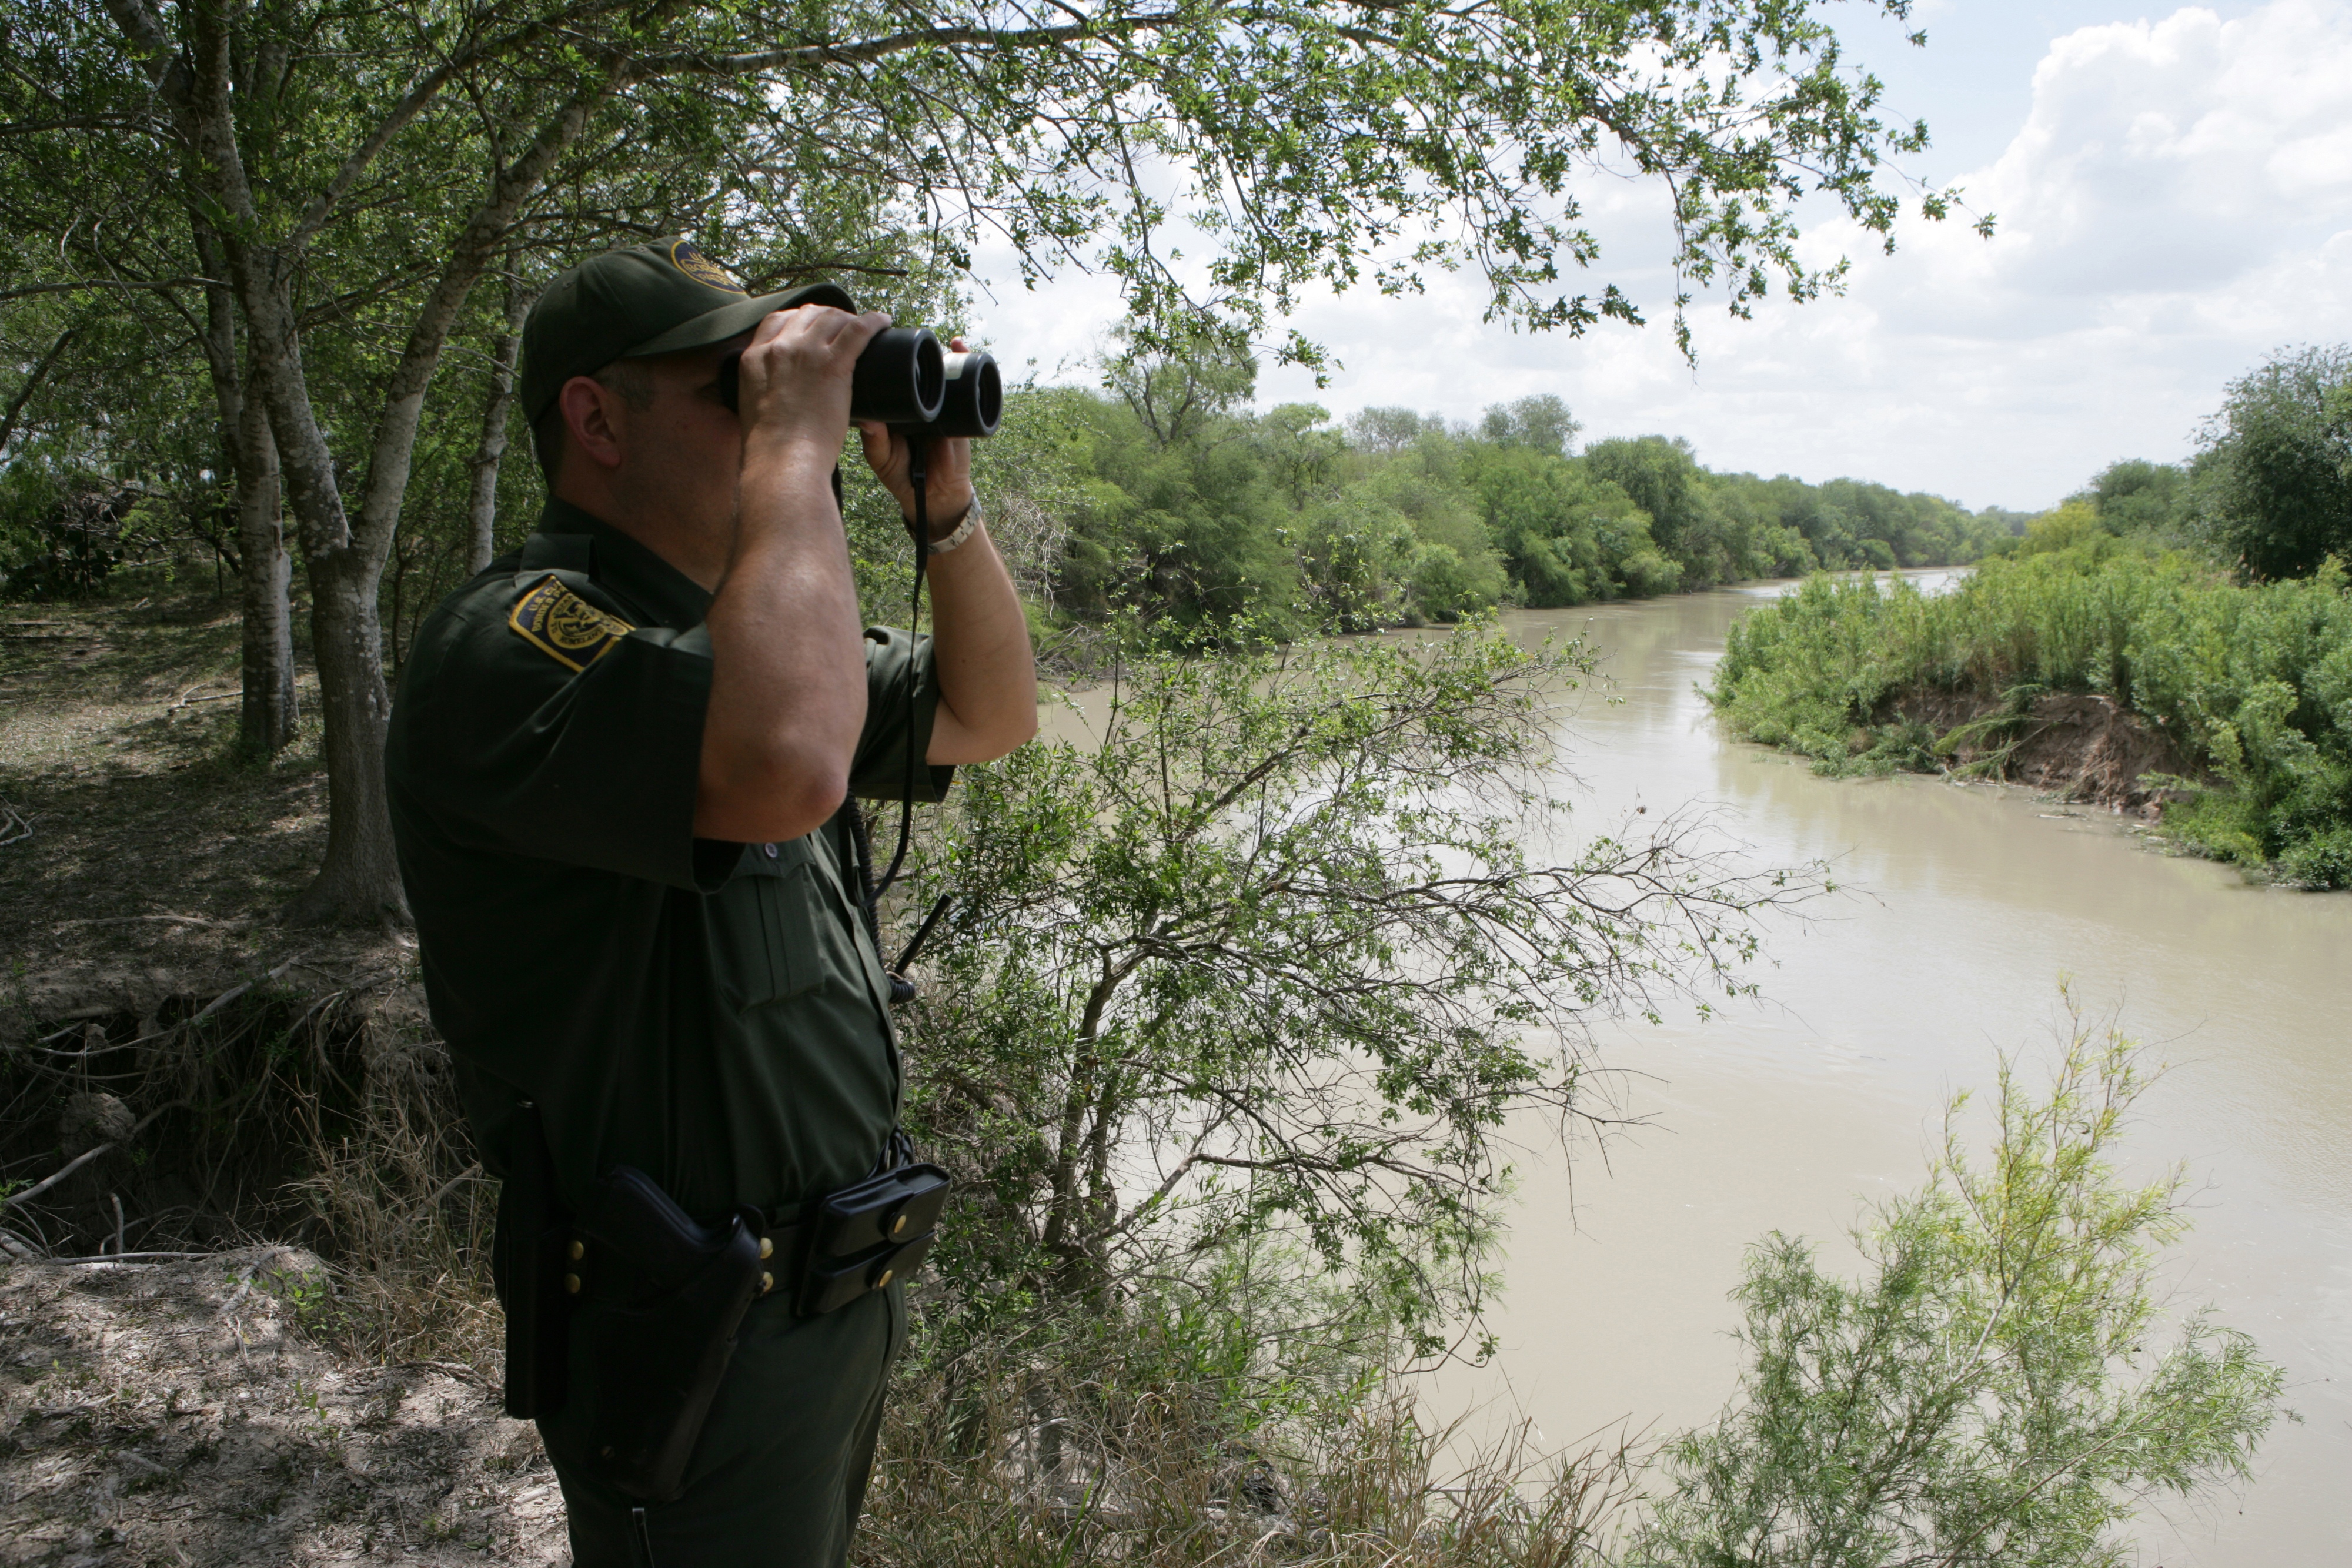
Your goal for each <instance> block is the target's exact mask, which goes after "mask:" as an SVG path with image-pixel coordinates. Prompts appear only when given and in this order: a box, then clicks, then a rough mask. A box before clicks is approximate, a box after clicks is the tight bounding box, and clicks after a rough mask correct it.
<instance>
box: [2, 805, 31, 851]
mask: <svg viewBox="0 0 2352 1568" xmlns="http://www.w3.org/2000/svg"><path fill="white" fill-rule="evenodd" d="M32 836H33V824H32V823H31V822H30V821H27V820H26V817H25V816H24V814H23V813H22V812H20V811H18V810H16V807H14V806H11V805H10V804H8V802H7V801H5V800H0V846H5V845H8V844H21V843H23V842H24V841H26V839H29V838H31V837H32Z"/></svg>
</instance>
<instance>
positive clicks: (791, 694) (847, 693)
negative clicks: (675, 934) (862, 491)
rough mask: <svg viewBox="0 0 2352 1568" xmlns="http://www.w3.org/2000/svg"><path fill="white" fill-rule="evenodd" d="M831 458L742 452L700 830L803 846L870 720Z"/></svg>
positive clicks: (715, 632)
mask: <svg viewBox="0 0 2352 1568" xmlns="http://www.w3.org/2000/svg"><path fill="white" fill-rule="evenodd" d="M832 472H833V468H832V455H831V454H830V453H827V452H824V451H823V450H821V449H818V448H815V447H807V448H806V449H803V448H800V447H782V448H779V449H776V450H770V451H753V452H751V453H747V454H746V455H745V459H744V465H743V475H742V483H741V488H740V497H741V500H740V511H739V514H738V517H737V522H736V538H735V549H734V553H733V556H732V557H731V559H730V561H729V564H728V569H727V575H726V577H725V579H724V580H722V581H721V582H720V584H719V592H718V596H717V597H716V598H715V599H713V600H712V601H711V605H710V613H709V631H710V650H711V658H712V662H713V670H712V674H711V685H710V706H709V713H708V716H707V717H706V718H705V720H704V732H703V750H702V782H701V789H700V791H699V793H698V799H697V802H696V810H695V831H696V832H697V833H698V834H699V835H701V836H703V837H706V838H720V839H732V840H735V841H740V842H756V841H767V840H777V839H791V838H797V837H799V836H800V835H801V834H802V833H804V832H807V831H809V830H810V829H812V828H814V827H816V826H817V825H819V824H820V823H822V822H823V821H824V820H825V819H826V818H827V817H829V816H830V815H832V813H833V811H834V810H835V808H837V807H838V806H839V805H840V803H841V797H842V793H843V791H844V789H845V788H846V787H847V781H848V777H849V763H850V758H851V757H852V756H853V755H854V754H855V752H856V746H857V737H858V734H859V732H860V730H861V729H862V728H863V727H864V725H865V722H866V657H865V643H864V639H863V637H862V636H861V634H860V628H859V624H858V614H857V596H856V587H855V585H854V583H853V580H852V579H851V575H850V569H849V552H848V547H847V544H846V542H845V539H844V538H843V536H842V529H841V517H840V514H839V513H838V512H837V511H836V510H835V507H834V504H833V494H832V488H831V482H830V481H831V475H832Z"/></svg>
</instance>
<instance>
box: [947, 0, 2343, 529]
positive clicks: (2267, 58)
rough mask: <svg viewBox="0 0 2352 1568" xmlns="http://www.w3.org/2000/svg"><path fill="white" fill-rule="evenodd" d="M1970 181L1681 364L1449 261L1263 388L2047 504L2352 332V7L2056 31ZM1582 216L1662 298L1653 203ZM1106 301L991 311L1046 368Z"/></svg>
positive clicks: (1095, 325) (1856, 241)
mask: <svg viewBox="0 0 2352 1568" xmlns="http://www.w3.org/2000/svg"><path fill="white" fill-rule="evenodd" d="M2011 68H2015V69H2019V70H2022V69H2023V68H2024V64H2023V62H2022V61H2016V62H2014V63H2013V64H2012V67H2011ZM2012 79H2014V78H2012ZM1958 183H1961V184H1962V185H1964V186H1965V187H1966V189H1967V192H1968V200H1969V204H1970V206H1971V207H1973V208H1975V209H1976V210H1978V211H1990V212H1992V213H1994V214H1997V215H1998V218H1999V226H1998V231H1997V234H1996V236H1995V237H1994V238H1993V239H1991V240H1990V241H1985V240H1979V239H1978V238H1977V237H1975V236H1974V235H1972V234H1971V233H1969V231H1968V229H1967V228H1966V226H1965V225H1961V224H1958V223H1954V224H1948V225H1927V224H1924V223H1919V222H1906V225H1904V227H1903V230H1902V233H1901V239H1902V246H1901V248H1900V249H1899V250H1898V252H1897V253H1896V254H1895V256H1891V257H1889V256H1880V255H1878V254H1877V252H1876V248H1875V246H1874V244H1873V242H1872V241H1871V239H1870V237H1869V236H1867V235H1863V234H1861V233H1859V232H1858V231H1857V230H1855V229H1854V228H1853V225H1850V224H1847V223H1844V222H1843V220H1837V221H1831V222H1826V223H1822V224H1821V225H1819V227H1818V228H1817V229H1816V230H1815V231H1814V232H1813V233H1811V235H1809V236H1808V240H1807V245H1806V250H1807V253H1808V254H1809V255H1810V256H1813V257H1815V258H1817V259H1818V258H1821V257H1823V256H1829V255H1834V254H1838V253H1840V252H1843V253H1844V254H1849V255H1853V256H1854V258H1855V266H1854V271H1853V279H1852V284H1851V287H1850V289H1849V291H1848V293H1847V294H1846V295H1845V296H1844V297H1843V298H1839V299H1835V300H1826V301H1822V302H1818V303H1816V304H1814V305H1811V306H1806V307H1801V308H1800V307H1792V306H1789V305H1786V304H1783V303H1776V304H1771V305H1768V306H1765V307H1763V308H1759V313H1758V317H1757V319H1755V320H1753V321H1750V322H1736V321H1729V320H1726V319H1723V317H1722V314H1721V310H1720V306H1719V304H1717V305H1715V306H1713V307H1710V306H1709V305H1708V304H1707V302H1706V301H1705V300H1704V299H1702V301H1701V302H1700V303H1699V304H1698V305H1697V306H1696V307H1695V308H1694V312H1693V317H1694V322H1695V325H1696V329H1697V341H1698V350H1699V356H1700V362H1699V370H1698V373H1697V375H1696V378H1694V377H1693V376H1692V374H1691V372H1690V371H1689V370H1688V369H1687V368H1686V367H1685V366H1684V365H1683V363H1682V362H1681V361H1680V360H1679V358H1678V357H1677V356H1676V355H1675V350H1674V347H1673V344H1672V342H1671V340H1669V338H1668V335H1667V333H1666V332H1665V330H1664V323H1663V322H1662V321H1661V322H1658V323H1656V324H1654V325H1653V326H1652V327H1651V328H1650V329H1648V330H1646V331H1643V332H1633V331H1630V330H1626V329H1616V328H1607V329H1601V330H1598V331H1596V332H1594V333H1593V334H1591V336H1589V337H1587V338H1585V339H1583V340H1569V339H1566V338H1561V337H1557V336H1552V337H1537V338H1528V337H1517V336H1514V335H1512V334H1510V333H1508V332H1507V331H1505V330H1503V329H1499V328H1495V327H1487V326H1484V325H1482V324H1481V323H1480V322H1479V320H1478V317H1479V313H1480V309H1481V307H1482V306H1483V303H1484V300H1483V297H1482V296H1481V294H1480V292H1479V291H1478V290H1477V289H1476V288H1475V287H1474V286H1473V285H1472V284H1471V282H1470V281H1469V280H1467V279H1462V278H1444V277H1441V278H1439V279H1437V280H1435V281H1434V283H1433V287H1432V289H1431V292H1430V293H1429V294H1428V295H1427V296H1426V297H1424V298H1420V299H1410V300H1388V299H1382V298H1378V297H1376V296H1357V297H1349V298H1340V299H1328V300H1323V301H1318V302H1316V303H1315V304H1313V305H1312V306H1311V307H1309V308H1307V309H1305V310H1303V311H1302V312H1301V314H1300V316H1299V318H1298V319H1297V325H1298V326H1299V327H1300V328H1301V329H1303V330H1305V331H1306V332H1307V334H1308V335H1309V336H1311V337H1313V338H1316V339H1317V340H1320V341H1322V342H1324V343H1325V344H1327V345H1328V346H1329V347H1330V349H1331V350H1333V351H1334V352H1335V353H1336V354H1337V355H1338V356H1339V358H1340V359H1341V360H1342V361H1345V363H1346V365H1347V369H1346V371H1344V373H1342V374H1341V375H1340V376H1339V377H1337V378H1336V379H1335V381H1334V383H1333V385H1332V386H1331V387H1329V388H1328V389H1327V390H1326V391H1324V392H1320V393H1318V392H1315V390H1314V389H1313V388H1312V387H1311V386H1309V385H1307V382H1306V381H1305V378H1304V377H1302V376H1298V375H1295V374H1287V373H1286V374H1280V375H1269V376H1268V377H1267V378H1266V379H1265V383H1264V387H1263V391H1264V392H1265V396H1266V399H1267V400H1268V401H1276V400H1286V399H1290V398H1296V397H1309V398H1313V399H1315V400H1316V401H1319V402H1323V403H1325V404H1326V406H1328V407H1331V408H1333V409H1334V410H1335V411H1336V412H1340V413H1345V412H1347V411H1349V410H1352V409H1354V408H1357V407H1361V406H1364V405H1366V404H1370V403H1402V404H1406V405H1409V406H1412V407H1416V408H1423V409H1435V410H1438V411H1441V412H1444V413H1449V414H1453V415H1455V416H1457V417H1464V418H1468V417H1473V416H1475V414H1476V413H1477V412H1478V411H1479V409H1480V408H1482V407H1484V406H1485V405H1486V404H1487V403H1491V402H1497V401H1502V400H1506V399H1508V398H1512V397H1517V396H1522V395H1526V394H1528V393H1529V392H1558V393H1559V394H1560V395H1561V396H1563V397H1565V398H1567V399H1568V401H1569V402H1570V406H1571V407H1573V408H1574V409H1575V410H1576V412H1577V413H1578V414H1579V415H1580V417H1581V418H1583V419H1584V420H1585V422H1586V423H1587V425H1588V427H1589V434H1594V435H1605V434H1641V433H1644V432H1649V431H1664V432H1667V433H1670V434H1680V435H1686V436H1688V437H1690V438H1691V440H1692V441H1693V442H1694V443H1695V444H1696V446H1697V447H1698V450H1699V455H1700V457H1701V459H1702V461H1705V462H1706V463H1707V464H1708V465H1710V466H1714V467H1717V468H1754V469H1758V470H1760V471H1762V472H1765V473H1773V472H1790V473H1796V474H1800V475H1802V476H1806V477H1808V478H1813V479H1822V478H1827V477H1830V476H1833V475H1839V474H1851V475H1853V476H1859V477H1865V478H1874V479H1879V480H1883V481H1885V482H1886V483H1889V484H1893V485H1896V486H1900V487H1902V488H1906V489H1913V488H1916V489H1927V490H1933V491H1936V492H1937V493H1940V494H1945V495H1949V496H1954V497H1958V498H1959V499H1961V500H1963V501H1966V502H1967V503H1968V504H1969V505H1972V506H1977V505H1983V504H1986V503H1990V502H2000V503H2003V504H2006V505H2011V506H2032V505H2042V504H2046V503H2048V502H2049V501H2052V500H2053V499H2055V498H2056V497H2058V496H2060V495H2063V494H2064V493H2065V492H2066V491H2068V490H2070V489H2073V488H2074V487H2075V486H2079V485H2080V484H2081V483H2082V482H2083V481H2084V479H2086V478H2087V477H2088V476H2090V475H2091V474H2092V473H2093V472H2095V470H2096V469H2097V468H2099V467H2100V466H2102V465H2105V463H2107V462H2109V461H2111V460H2113V459H2115V458H2117V457H2122V456H2133V455H2141V456H2151V457H2158V458H2178V457H2180V456H2182V455H2186V454H2187V452H2188V451H2189V447H2190V442H2191V437H2192V434H2193V432H2194V430H2195V428H2196V425H2197V423H2198V422H2199V420H2200V418H2201V417H2202V416H2203V415H2204V414H2206V413H2209V412H2210V410H2211V409H2212V408H2213V407H2214V406H2215V405H2216V403H2217V402H2219V400H2220V395H2221V386H2222V383H2223V382H2226V381H2227V380H2229V379H2230V378H2231V377H2232V376H2235V375H2238V374H2242V372H2244V371H2247V370H2249V369H2251V368H2252V366H2253V365H2255V364H2256V363H2258V362H2259V361H2261V360H2262V359H2263V356H2264V355H2266V354H2267V353H2268V352H2269V351H2270V350H2273V349H2274V348H2276V347H2278V346H2280V345H2282V344H2284V343H2289V342H2305V341H2323V342H2324V341H2334V340H2344V339H2348V338H2352V5H2347V4H2341V3H2337V4H2328V3H2323V0H2277V3H2276V4H2273V5H2267V6H2264V7H2262V8H2260V9H2256V10H2253V11H2251V12H2249V13H2247V14H2246V15H2244V16H2240V17H2238V18H2236V19H2233V20H2228V21H2225V20H2222V19H2221V18H2220V17H2218V16H2215V15H2214V14H2212V13H2211V12H2209V11H2205V10H2201V9H2186V10H2181V11H2179V12H2176V13H2175V14H2173V15H2171V16H2168V17H2165V18H2164V19H2162V20H2159V21H2153V22H2149V21H2133V22H2115V23H2110V24H2105V25H2102V26H2086V27H2083V28H2081V29H2079V30H2077V31H2075V32H2073V33H2070V34H2068V35H2066V36H2064V37H2060V38H2057V39H2056V40H2054V41H2053V43H2051V45H2050V46H2049V47H2048V49H2047V51H2046V53H2044V54H2042V57H2041V58H2040V61H2039V63H2038V65H2036V66H2034V67H2033V68H2032V107H2031V109H2030V110H2029V111H2028V113H2027V116H2026V119H2025V121H2024V123H2023V124H2022V125H2021V126H2020V127H2018V128H2017V130H2016V131H2015V133H2014V135H2013V136H2012V137H2011V139H2010V141H2009V143H2008V145H2007V147H2006V149H2005V150H2004V151H2003V152H2000V155H1999V157H1998V158H1996V159H1994V160H1993V161H1992V162H1990V164H1988V165H1987V166H1986V167H1984V168H1982V169H1980V170H1979V171H1976V172H1973V173H1971V174H1969V175H1966V176H1963V177H1962V178H1961V179H1960V181H1959V182H1958ZM1591 207H1592V209H1593V214H1594V219H1595V227H1596V228H1597V229H1598V230H1599V231H1600V232H1601V234H1602V236H1603V238H1604V240H1606V241H1608V242H1609V244H1610V250H1609V252H1608V256H1607V258H1606V260H1607V261H1613V262H1614V263H1615V264H1616V265H1615V267H1613V268H1612V270H1611V271H1610V272H1609V273H1608V274H1607V276H1610V277H1625V276H1627V270H1628V269H1627V263H1628V262H1629V261H1631V262H1632V263H1633V267H1632V271H1633V274H1634V275H1635V276H1636V277H1646V278H1647V280H1648V282H1649V283H1650V285H1651V287H1649V290H1648V298H1651V299H1656V298H1661V297H1663V295H1664V292H1665V287H1666V286H1665V284H1664V279H1663V274H1662V273H1661V272H1660V271H1658V270H1657V269H1656V268H1655V267H1654V266H1644V265H1643V263H1644V259H1645V258H1650V257H1654V256H1657V255H1658V254H1659V252H1660V248H1661V247H1660V240H1661V236H1662V235H1663V227H1662V220H1661V214H1660V213H1659V211H1658V206H1657V194H1656V193H1655V192H1654V191H1649V190H1645V189H1643V188H1640V187H1637V186H1633V185H1615V184H1611V185H1606V186H1603V187H1602V188H1601V189H1600V190H1598V191H1596V192H1594V193H1592V196H1591ZM1832 217H1833V218H1834V214H1832ZM1008 274H1009V269H1005V271H1003V272H1000V276H1003V275H1008ZM1116 312H1117V303H1116V291H1115V290H1113V289H1111V288H1110V287H1108V285H1107V284H1105V283H1103V282H1101V281H1100V280H1087V279H1082V278H1076V277H1072V278H1066V279H1062V280H1058V281H1056V282H1055V283H1054V284H1050V285H1047V286H1045V287H1044V288H1043V289H1041V290H1040V291H1039V293H1037V294H1035V295H1029V296H1018V295H1016V296H1015V297H1013V298H1009V299H1007V300H1006V301H1004V302H1003V307H1002V308H999V309H998V310H996V311H993V312H990V313H989V318H990V319H989V324H990V326H991V327H992V329H996V332H995V335H996V336H997V340H998V341H999V342H1001V343H1003V345H1004V347H1005V348H1007V349H1011V350H1014V351H1015V353H1016V355H1020V356H1025V355H1028V354H1033V353H1034V354H1037V355H1038V357H1039V358H1040V359H1041V361H1044V362H1043V363H1042V364H1041V369H1044V370H1046V371H1051V370H1052V369H1053V366H1054V362H1055V359H1056V358H1057V357H1059V356H1061V355H1063V354H1066V353H1069V352H1072V351H1073V350H1076V351H1077V352H1078V353H1080V354H1081V356H1082V355H1083V352H1084V350H1085V348H1086V347H1087V345H1088V344H1090V343H1091V342H1092V341H1093V340H1095V339H1096V338H1097V337H1098V335H1099V333H1100V332H1101V331H1102V330H1103V329H1104V328H1105V327H1106V326H1107V325H1108V322H1109V321H1110V320H1111V319H1114V318H1115V315H1116Z"/></svg>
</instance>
